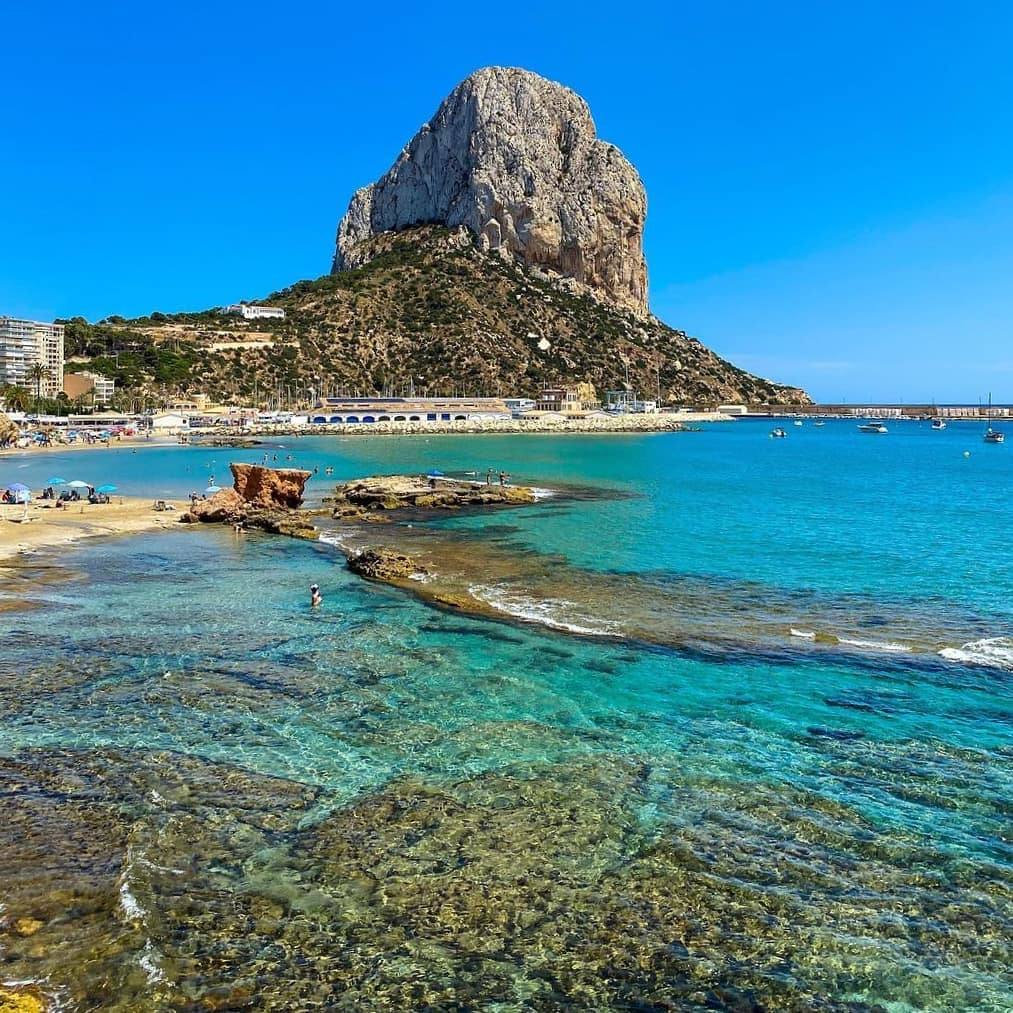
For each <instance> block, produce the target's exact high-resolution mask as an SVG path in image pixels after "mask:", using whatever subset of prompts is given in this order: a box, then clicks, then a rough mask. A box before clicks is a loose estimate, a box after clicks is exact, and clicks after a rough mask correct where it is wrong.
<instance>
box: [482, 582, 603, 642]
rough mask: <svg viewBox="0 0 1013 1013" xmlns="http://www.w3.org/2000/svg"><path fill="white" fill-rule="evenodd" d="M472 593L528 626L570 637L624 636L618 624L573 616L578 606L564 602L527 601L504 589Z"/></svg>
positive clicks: (523, 597) (498, 588) (549, 600)
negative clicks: (559, 631) (544, 628)
mask: <svg viewBox="0 0 1013 1013" xmlns="http://www.w3.org/2000/svg"><path fill="white" fill-rule="evenodd" d="M468 592H469V593H470V594H471V595H472V597H474V598H476V599H478V601H481V602H484V603H485V604H486V605H489V606H491V607H492V608H494V609H496V611H498V612H503V613H505V614H506V615H509V616H513V617H514V618H515V619H523V620H524V621H525V622H529V623H537V624H539V625H541V626H548V627H550V628H552V629H555V630H566V631H567V632H568V633H579V634H581V635H582V636H587V637H621V636H622V635H623V634H622V633H621V631H620V630H619V629H618V627H617V626H616V624H615V623H609V622H604V621H601V620H593V619H588V618H587V617H586V616H580V615H575V614H573V612H572V611H570V610H572V609H573V608H574V607H575V606H574V603H573V602H571V601H566V600H564V599H562V598H541V599H537V598H527V597H525V596H524V595H520V594H514V593H512V592H510V591H507V590H505V589H504V588H501V587H489V586H487V585H482V584H476V585H472V586H471V587H469V588H468Z"/></svg>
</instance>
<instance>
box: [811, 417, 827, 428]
mask: <svg viewBox="0 0 1013 1013" xmlns="http://www.w3.org/2000/svg"><path fill="white" fill-rule="evenodd" d="M813 425H814V426H815V427H816V428H817V429H819V428H821V427H822V426H825V425H826V423H825V422H824V421H823V419H817V420H816V421H815V422H814V423H813Z"/></svg>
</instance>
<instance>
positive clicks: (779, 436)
mask: <svg viewBox="0 0 1013 1013" xmlns="http://www.w3.org/2000/svg"><path fill="white" fill-rule="evenodd" d="M787 435H788V434H787V433H786V432H785V431H784V430H783V429H782V428H781V427H780V426H778V427H777V428H776V429H771V431H770V438H771V439H772V440H783V439H785V438H786V437H787Z"/></svg>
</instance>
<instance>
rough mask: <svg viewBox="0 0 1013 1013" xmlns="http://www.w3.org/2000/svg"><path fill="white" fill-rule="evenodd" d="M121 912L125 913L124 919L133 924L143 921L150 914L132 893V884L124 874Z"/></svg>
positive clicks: (121, 889)
mask: <svg viewBox="0 0 1013 1013" xmlns="http://www.w3.org/2000/svg"><path fill="white" fill-rule="evenodd" d="M120 910H121V911H122V912H123V915H124V917H125V918H126V919H127V920H128V921H132V922H139V921H143V920H144V916H145V915H146V914H147V913H148V912H147V911H145V910H144V908H143V907H141V903H140V901H139V900H138V899H137V898H136V897H135V896H134V895H133V893H132V892H131V890H130V882H129V880H128V879H127V876H126V873H124V875H123V881H122V882H121V883H120Z"/></svg>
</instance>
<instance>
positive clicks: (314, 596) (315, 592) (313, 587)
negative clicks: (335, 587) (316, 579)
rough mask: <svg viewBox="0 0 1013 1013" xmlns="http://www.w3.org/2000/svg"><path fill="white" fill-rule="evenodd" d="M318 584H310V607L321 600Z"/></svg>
mask: <svg viewBox="0 0 1013 1013" xmlns="http://www.w3.org/2000/svg"><path fill="white" fill-rule="evenodd" d="M323 600H324V599H323V596H322V595H321V594H320V585H319V584H310V607H311V608H316V607H317V605H319V604H320V603H321V602H322V601H323Z"/></svg>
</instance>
